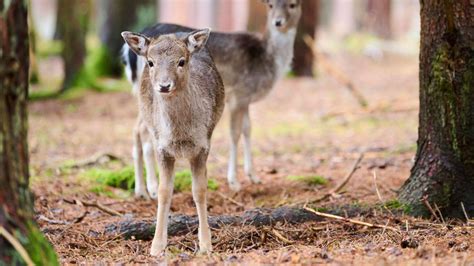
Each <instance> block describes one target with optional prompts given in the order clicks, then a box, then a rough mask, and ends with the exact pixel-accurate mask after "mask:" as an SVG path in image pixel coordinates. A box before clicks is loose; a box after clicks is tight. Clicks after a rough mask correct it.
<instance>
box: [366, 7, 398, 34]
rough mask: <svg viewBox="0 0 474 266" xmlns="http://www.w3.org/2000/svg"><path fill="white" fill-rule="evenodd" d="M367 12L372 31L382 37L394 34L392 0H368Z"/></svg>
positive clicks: (369, 26)
mask: <svg viewBox="0 0 474 266" xmlns="http://www.w3.org/2000/svg"><path fill="white" fill-rule="evenodd" d="M367 14H368V15H367V24H368V28H369V30H370V31H372V32H373V33H375V34H376V35H377V36H379V37H382V38H390V37H391V36H392V25H391V24H392V23H391V19H392V3H391V0H368V2H367Z"/></svg>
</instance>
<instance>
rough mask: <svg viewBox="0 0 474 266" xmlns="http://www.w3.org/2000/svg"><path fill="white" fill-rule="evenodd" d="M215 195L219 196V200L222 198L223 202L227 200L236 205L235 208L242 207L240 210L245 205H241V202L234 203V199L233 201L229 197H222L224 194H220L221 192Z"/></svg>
mask: <svg viewBox="0 0 474 266" xmlns="http://www.w3.org/2000/svg"><path fill="white" fill-rule="evenodd" d="M217 195H219V196H220V197H221V198H223V199H225V200H228V201H230V202H232V203H234V204H235V205H237V206H239V207H242V208H244V207H245V204H243V203H241V202H238V201H236V200H235V199H233V198H231V197H228V196H226V195H224V194H223V193H221V192H218V191H217Z"/></svg>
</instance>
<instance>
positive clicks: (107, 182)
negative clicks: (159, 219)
mask: <svg viewBox="0 0 474 266" xmlns="http://www.w3.org/2000/svg"><path fill="white" fill-rule="evenodd" d="M144 174H146V173H144ZM82 176H83V177H85V178H87V179H88V180H92V181H94V182H96V185H95V186H93V187H92V188H91V189H90V190H91V192H94V193H96V194H100V195H105V196H108V197H115V196H117V195H116V193H115V192H114V191H113V190H111V189H110V188H119V189H122V190H125V191H129V192H131V191H133V189H134V188H135V172H134V169H133V167H131V166H127V167H123V168H120V169H116V170H110V169H104V168H91V169H89V170H87V171H86V172H85V173H83V174H82ZM207 188H208V189H209V190H212V191H215V190H217V189H219V184H217V181H216V180H214V179H208V181H207ZM191 189H192V175H191V171H189V170H184V171H179V172H177V173H176V174H175V180H174V191H175V192H183V191H191Z"/></svg>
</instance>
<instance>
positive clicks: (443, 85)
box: [428, 43, 461, 157]
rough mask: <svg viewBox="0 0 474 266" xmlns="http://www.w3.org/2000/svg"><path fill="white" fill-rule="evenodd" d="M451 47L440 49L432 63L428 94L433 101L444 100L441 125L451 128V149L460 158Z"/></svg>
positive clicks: (444, 45)
mask: <svg viewBox="0 0 474 266" xmlns="http://www.w3.org/2000/svg"><path fill="white" fill-rule="evenodd" d="M450 53H451V51H450V46H449V45H448V44H447V43H445V44H442V45H440V47H439V48H438V50H437V52H436V55H435V58H434V59H433V62H432V70H431V75H432V78H431V82H430V85H429V87H428V93H429V94H430V95H432V96H431V97H433V99H443V101H444V102H445V103H446V104H441V105H440V106H439V108H440V110H439V111H440V117H441V125H442V127H444V128H449V130H450V132H449V135H450V141H451V148H452V150H453V151H454V153H455V154H456V155H457V156H458V157H460V156H461V151H460V149H459V143H458V132H457V130H458V127H457V122H456V121H457V117H456V116H457V115H456V109H457V107H456V102H457V101H456V98H457V95H456V93H455V90H454V87H453V80H452V74H451V70H450V69H454V67H452V66H451V65H452V64H453V62H452V61H451V60H450ZM448 123H449V125H448Z"/></svg>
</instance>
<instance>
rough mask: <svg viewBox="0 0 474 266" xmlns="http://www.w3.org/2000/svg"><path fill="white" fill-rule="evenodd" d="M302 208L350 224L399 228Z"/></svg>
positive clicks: (389, 228)
mask: <svg viewBox="0 0 474 266" xmlns="http://www.w3.org/2000/svg"><path fill="white" fill-rule="evenodd" d="M304 209H305V210H307V211H309V212H312V213H314V214H316V215H318V216H321V217H325V218H329V219H333V220H338V221H343V222H348V223H352V224H358V225H363V226H367V227H370V228H381V229H384V230H386V229H388V230H392V231H395V232H400V230H398V229H397V228H395V227H391V226H387V225H380V224H372V223H367V222H362V221H358V220H354V219H349V218H344V217H342V216H338V215H334V214H329V213H323V212H318V211H316V210H313V209H311V208H308V207H305V208H304Z"/></svg>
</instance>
